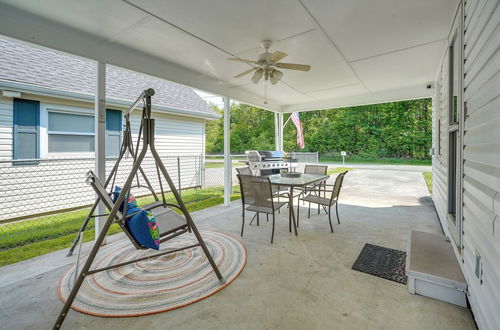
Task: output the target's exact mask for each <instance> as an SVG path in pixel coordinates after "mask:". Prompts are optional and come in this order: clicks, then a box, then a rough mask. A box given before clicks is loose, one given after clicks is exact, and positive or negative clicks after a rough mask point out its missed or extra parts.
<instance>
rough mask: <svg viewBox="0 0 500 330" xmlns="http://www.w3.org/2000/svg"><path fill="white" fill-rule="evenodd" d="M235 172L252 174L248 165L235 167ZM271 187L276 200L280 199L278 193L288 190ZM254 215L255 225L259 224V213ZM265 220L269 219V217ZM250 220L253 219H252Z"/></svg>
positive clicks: (275, 186)
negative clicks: (255, 218)
mask: <svg viewBox="0 0 500 330" xmlns="http://www.w3.org/2000/svg"><path fill="white" fill-rule="evenodd" d="M236 172H238V174H240V175H253V173H252V170H251V169H250V167H248V166H246V167H237V168H236ZM271 188H272V190H273V195H276V197H278V202H279V201H280V194H282V193H286V192H288V191H289V190H288V188H283V187H280V186H277V185H272V187H271ZM278 213H279V210H278ZM256 216H257V225H259V213H257V214H256ZM267 220H268V221H269V218H268V219H267ZM252 221H253V219H252ZM250 223H251V222H250Z"/></svg>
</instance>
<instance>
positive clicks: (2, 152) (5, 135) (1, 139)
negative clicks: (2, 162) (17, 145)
mask: <svg viewBox="0 0 500 330" xmlns="http://www.w3.org/2000/svg"><path fill="white" fill-rule="evenodd" d="M12 108H13V102H12V99H11V98H6V97H2V96H0V159H3V158H12V128H13V126H12V125H13V122H12V120H13V117H12V115H13V111H12Z"/></svg>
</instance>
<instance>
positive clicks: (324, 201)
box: [297, 171, 348, 233]
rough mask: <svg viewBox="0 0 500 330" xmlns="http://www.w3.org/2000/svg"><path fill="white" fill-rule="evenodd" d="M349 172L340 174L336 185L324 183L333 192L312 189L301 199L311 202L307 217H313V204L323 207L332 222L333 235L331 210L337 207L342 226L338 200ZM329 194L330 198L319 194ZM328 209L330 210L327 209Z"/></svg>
mask: <svg viewBox="0 0 500 330" xmlns="http://www.w3.org/2000/svg"><path fill="white" fill-rule="evenodd" d="M347 172H348V171H345V172H342V173H340V174H339V175H338V176H337V178H336V179H335V183H334V184H327V183H324V184H323V186H324V187H325V188H326V187H332V189H331V190H329V189H324V190H322V189H310V190H308V192H309V194H308V195H306V196H304V197H299V201H300V200H302V201H305V202H309V210H308V214H307V217H308V218H310V217H311V203H314V204H318V206H322V207H323V208H324V209H325V211H326V212H327V213H328V221H329V222H330V229H331V231H332V233H333V225H332V217H331V213H332V212H331V208H332V206H333V205H335V213H336V215H337V222H338V223H339V224H340V219H339V209H338V205H339V204H338V200H339V194H340V188H342V182H343V181H344V176H345V175H346V174H347ZM325 191H326V192H327V193H330V198H327V197H323V196H321V195H320V194H319V193H320V192H325ZM313 192H317V194H313ZM327 207H328V210H327V209H326V208H327ZM298 224H299V205H297V225H298Z"/></svg>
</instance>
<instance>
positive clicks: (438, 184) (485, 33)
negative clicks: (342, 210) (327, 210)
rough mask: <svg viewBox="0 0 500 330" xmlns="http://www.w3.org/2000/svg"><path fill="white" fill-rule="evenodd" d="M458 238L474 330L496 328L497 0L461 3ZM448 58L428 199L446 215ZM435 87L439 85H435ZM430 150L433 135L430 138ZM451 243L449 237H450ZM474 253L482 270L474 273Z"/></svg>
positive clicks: (499, 204) (499, 237)
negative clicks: (460, 211) (460, 221)
mask: <svg viewBox="0 0 500 330" xmlns="http://www.w3.org/2000/svg"><path fill="white" fill-rule="evenodd" d="M464 45H465V46H464V67H463V69H464V77H465V78H464V94H463V95H464V111H465V120H464V138H463V195H462V196H463V203H462V207H463V236H462V247H461V248H462V251H461V254H459V252H458V249H457V257H458V259H459V261H460V264H461V266H462V270H463V272H464V275H465V278H466V281H467V284H468V297H469V301H470V303H471V307H472V311H473V313H474V316H475V319H476V321H477V324H478V326H479V328H480V329H499V327H500V1H498V0H467V1H466V2H464ZM447 61H448V57H447V56H445V57H444V61H443V65H442V67H441V70H440V72H439V74H438V77H437V79H436V93H435V96H434V103H435V107H434V109H435V117H434V121H433V123H434V128H435V135H439V134H437V123H438V119H439V118H441V126H442V127H441V134H440V135H441V150H442V155H441V156H439V155H436V156H435V157H434V159H433V174H434V175H433V187H434V188H433V199H434V203H435V205H436V209H437V212H438V214H439V217H440V220H441V222H442V224H443V227H445V229H446V215H447V187H448V186H447V159H448V150H447V149H448V141H447V136H448V135H447V134H448V133H447V123H448V118H447V116H448V105H447V100H448V95H447V93H448V92H447V91H448V62H447ZM439 87H440V88H439ZM434 142H435V145H434V147H435V148H438V146H437V143H438V138H437V136H436V137H435V140H434ZM452 241H453V240H452ZM476 255H480V256H481V259H480V260H481V263H480V266H481V268H482V274H481V275H480V276H479V277H478V276H476Z"/></svg>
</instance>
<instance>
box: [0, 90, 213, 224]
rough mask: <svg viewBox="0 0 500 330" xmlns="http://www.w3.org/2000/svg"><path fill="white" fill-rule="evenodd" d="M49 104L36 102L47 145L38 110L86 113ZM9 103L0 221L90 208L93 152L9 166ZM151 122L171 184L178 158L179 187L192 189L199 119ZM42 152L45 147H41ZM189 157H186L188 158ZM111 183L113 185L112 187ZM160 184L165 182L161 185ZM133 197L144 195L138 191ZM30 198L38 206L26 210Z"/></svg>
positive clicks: (0, 122) (199, 148) (198, 173)
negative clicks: (88, 180)
mask: <svg viewBox="0 0 500 330" xmlns="http://www.w3.org/2000/svg"><path fill="white" fill-rule="evenodd" d="M54 103H58V104H57V105H55V104H52V103H50V104H48V103H42V104H41V109H42V120H41V125H42V126H41V131H42V134H41V140H43V139H45V140H47V131H48V130H47V128H48V127H47V126H48V120H47V119H48V116H47V115H46V116H45V119H44V118H43V111H45V114H47V111H50V110H51V109H52V110H57V111H63V110H66V113H81V114H87V115H91V114H92V113H93V112H92V109H90V108H77V107H75V106H74V105H71V106H70V105H68V106H66V105H65V103H64V102H62V101H58V102H54ZM12 113H13V105H12V99H7V98H5V99H4V98H1V97H0V155H1V157H2V160H7V162H5V161H4V162H1V163H0V182H2V185H0V192H1V195H2V196H3V198H0V209H2V210H4V212H3V213H2V214H1V215H0V220H4V219H10V218H16V217H22V216H28V215H31V214H38V213H42V212H50V211H55V210H61V209H67V208H71V207H78V206H82V205H88V204H92V202H93V199H94V197H95V194H94V192H93V191H92V189H91V188H90V187H89V186H88V185H86V184H85V180H84V177H85V173H86V172H87V171H88V170H89V169H93V168H94V166H95V163H94V160H93V157H94V153H93V152H90V153H89V152H86V153H72V154H71V157H69V156H68V155H70V153H55V154H54V153H53V154H50V153H47V152H46V151H45V153H44V152H43V148H42V156H43V157H42V158H48V159H52V160H46V161H40V162H39V163H38V164H31V165H25V164H17V165H12V163H11V162H10V160H11V159H12V125H13V122H12V120H13V119H12ZM153 118H155V123H156V127H155V128H156V134H155V137H156V141H155V142H156V143H155V144H156V147H157V150H158V152H159V154H160V155H161V156H162V160H163V162H164V164H165V166H166V167H167V170H168V171H169V174H170V176H171V178H172V180H173V181H174V183H175V185H176V186H178V185H179V176H178V160H177V157H176V156H178V155H182V156H187V157H180V165H181V167H180V169H181V172H180V174H181V175H180V181H181V182H180V184H181V187H182V188H189V187H196V186H201V185H202V184H203V181H202V180H203V176H202V173H203V157H200V156H201V155H203V154H204V140H205V136H204V125H205V124H204V120H202V119H197V118H189V117H181V116H174V115H169V114H164V113H159V112H153ZM139 119H140V114H139V112H137V113H134V114H133V115H132V132H133V138H134V146H135V142H136V141H137V140H136V139H137V131H138V123H139ZM45 150H47V145H46V146H45ZM190 155H191V156H190ZM73 157H78V159H74V160H54V158H73ZM146 157H147V158H146V160H145V163H144V166H143V168H144V170H145V171H146V173H147V175H148V177H149V179H150V181H151V182H152V184H153V185H154V187H155V189H157V190H158V183H157V174H156V169H155V167H154V163H153V162H152V159H151V154H150V153H148V154H147V156H146ZM114 162H115V160H114V159H110V160H108V161H107V162H106V171H107V172H108V173H109V171H110V170H111V168H112V167H113V165H114ZM131 162H132V158H131V157H126V158H125V159H124V161H123V163H122V165H123V166H121V167H120V169H121V170H120V171H119V174H118V177H117V180H118V181H120V180H121V182H123V181H124V180H125V178H126V176H127V174H128V172H127V169H129V168H130V167H131ZM118 181H117V182H118ZM164 185H165V183H164ZM136 193H137V194H138V195H142V194H147V193H148V192H147V191H144V190H140V191H137V192H136ZM33 198H38V199H43V200H44V201H45V202H44V205H43V207H42V206H40V207H39V208H36V209H33V208H30V207H27V206H28V205H30V204H29V203H30V201H31V200H32V199H33Z"/></svg>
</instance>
